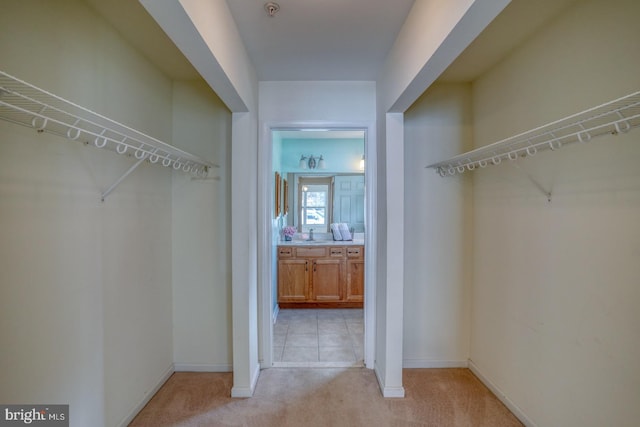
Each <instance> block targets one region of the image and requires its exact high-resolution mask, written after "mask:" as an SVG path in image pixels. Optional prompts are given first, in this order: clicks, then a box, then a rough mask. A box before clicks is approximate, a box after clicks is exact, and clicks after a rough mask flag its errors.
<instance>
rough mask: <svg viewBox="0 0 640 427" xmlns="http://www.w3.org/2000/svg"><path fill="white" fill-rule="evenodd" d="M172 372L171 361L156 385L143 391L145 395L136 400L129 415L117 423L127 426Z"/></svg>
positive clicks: (123, 426)
mask: <svg viewBox="0 0 640 427" xmlns="http://www.w3.org/2000/svg"><path fill="white" fill-rule="evenodd" d="M174 372H175V370H174V367H173V363H172V364H171V365H170V366H169V367H168V368H167V369H166V370H165V371H164V372H163V373H162V375H161V376H160V378H159V379H158V381H157V382H156V385H155V386H154V387H153V388H152V389H151V390H149V391H147V392H146V393H145V395H144V397H143V398H142V400H140V402H138V404H137V405H136V406H134V407H133V408H132V409H131V411H130V412H129V415H127V416H126V417H124V418H123V419H122V421H120V423H119V424H118V425H119V426H120V427H126V426H128V425H129V424H130V423H131V421H133V419H134V418H135V417H136V416H137V415H138V413H139V412H140V411H142V408H144V407H145V406H146V405H147V403H149V401H150V400H151V398H152V397H153V396H154V395H155V394H156V393H157V392H158V390H160V387H162V386H163V385H164V383H166V382H167V380H168V379H169V378H170V377H171V375H173V373H174Z"/></svg>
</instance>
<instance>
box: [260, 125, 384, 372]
mask: <svg viewBox="0 0 640 427" xmlns="http://www.w3.org/2000/svg"><path fill="white" fill-rule="evenodd" d="M259 126H260V130H259V133H260V137H259V144H258V298H259V301H258V303H259V309H258V310H259V313H260V315H259V320H258V322H259V326H258V333H259V334H260V338H261V348H260V354H261V355H262V360H261V363H262V366H263V367H264V368H269V367H272V366H273V349H272V345H273V343H272V336H273V323H272V320H273V313H272V311H271V307H272V305H273V301H272V300H271V285H272V284H271V279H272V274H271V273H272V270H271V267H272V264H271V261H272V256H274V254H275V252H274V251H273V245H274V242H273V241H272V233H271V224H272V221H271V217H272V214H271V200H273V189H272V188H271V186H270V185H269V183H271V182H272V179H271V163H272V161H271V155H272V151H273V141H272V139H271V132H272V130H277V129H303V128H323V129H364V130H365V147H364V149H365V158H366V159H368V161H367V165H366V169H365V191H366V194H365V198H366V200H367V202H366V218H367V220H368V221H369V222H368V223H367V224H366V228H365V245H366V250H365V289H366V292H365V301H364V321H365V328H364V331H365V338H364V339H365V342H364V362H365V367H367V368H369V369H373V365H374V360H375V357H374V356H375V327H374V326H375V309H376V304H375V301H376V299H375V298H376V296H375V284H376V269H375V264H376V263H375V254H376V253H377V239H376V238H375V230H376V227H377V226H376V223H375V215H376V207H377V197H376V195H377V181H376V175H377V168H376V164H377V159H376V122H375V120H369V121H356V122H351V121H349V122H333V121H311V122H305V121H261V122H260V125H259Z"/></svg>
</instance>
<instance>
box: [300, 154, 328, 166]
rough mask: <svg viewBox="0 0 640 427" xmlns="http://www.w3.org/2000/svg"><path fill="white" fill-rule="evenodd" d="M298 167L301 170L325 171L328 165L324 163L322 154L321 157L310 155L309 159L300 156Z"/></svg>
mask: <svg viewBox="0 0 640 427" xmlns="http://www.w3.org/2000/svg"><path fill="white" fill-rule="evenodd" d="M298 167H299V168H300V169H307V168H308V169H316V168H317V169H325V168H326V167H327V164H326V162H325V161H324V157H322V154H320V157H314V155H313V154H310V155H309V157H307V156H305V155H304V154H303V155H302V156H300V162H299V163H298Z"/></svg>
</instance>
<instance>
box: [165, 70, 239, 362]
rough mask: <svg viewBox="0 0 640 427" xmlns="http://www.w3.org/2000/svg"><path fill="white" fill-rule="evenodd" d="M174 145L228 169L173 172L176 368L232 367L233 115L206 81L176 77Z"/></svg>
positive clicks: (174, 338) (174, 92)
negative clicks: (199, 176) (195, 174)
mask: <svg viewBox="0 0 640 427" xmlns="http://www.w3.org/2000/svg"><path fill="white" fill-rule="evenodd" d="M173 132H174V138H173V139H174V144H175V145H176V146H178V147H179V148H181V149H183V150H186V151H188V152H190V153H193V154H196V155H199V156H202V157H203V158H206V159H211V160H212V161H213V162H214V163H216V164H218V165H219V166H220V168H215V169H212V170H211V171H210V172H209V177H210V178H216V179H206V180H195V181H194V180H192V179H191V177H190V176H189V175H186V174H174V177H173V217H172V234H173V317H174V322H173V342H174V353H173V354H174V362H175V364H176V370H190V371H194V370H196V371H197V370H204V371H231V368H232V362H233V359H232V352H231V255H230V253H231V247H230V245H231V236H232V228H231V211H230V206H231V193H230V185H231V183H230V181H231V179H230V173H231V170H230V167H229V165H230V156H231V115H230V114H229V110H227V108H226V107H225V106H224V105H223V104H222V102H221V101H220V99H219V98H218V97H217V96H216V95H215V94H214V93H213V92H211V89H209V87H208V86H207V85H206V84H205V83H204V82H202V81H200V82H176V83H175V84H174V90H173Z"/></svg>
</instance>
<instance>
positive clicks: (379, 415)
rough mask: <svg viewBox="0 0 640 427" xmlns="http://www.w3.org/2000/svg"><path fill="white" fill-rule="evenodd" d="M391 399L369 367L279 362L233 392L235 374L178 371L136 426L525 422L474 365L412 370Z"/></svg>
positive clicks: (499, 426)
mask: <svg viewBox="0 0 640 427" xmlns="http://www.w3.org/2000/svg"><path fill="white" fill-rule="evenodd" d="M403 383H404V387H405V393H406V397H405V398H404V399H385V398H383V397H382V395H381V393H380V389H379V388H378V383H377V381H376V378H375V374H374V372H373V371H372V370H369V369H364V368H324V369H317V368H310V369H301V368H296V369H286V368H272V369H267V370H264V371H262V372H261V373H260V378H259V380H258V384H257V386H256V390H255V393H254V396H253V397H251V398H249V399H232V398H231V397H230V396H229V394H230V390H231V387H232V374H230V373H185V372H182V373H175V374H173V375H172V376H171V378H169V380H168V381H167V382H166V383H165V384H164V385H163V386H162V388H161V389H160V390H159V391H158V393H156V395H155V396H154V397H153V398H152V399H151V401H150V402H149V404H148V405H147V406H146V407H145V408H144V409H143V410H142V411H141V412H140V413H139V414H138V416H137V417H136V418H135V419H134V420H133V422H132V423H131V424H130V426H138V427H139V426H154V427H155V426H180V427H192V426H264V427H271V426H274V427H275V426H278V427H280V426H295V427H300V426H311V427H314V426H322V427H326V426H367V427H371V426H374V427H375V426H392V427H393V426H398V427H399V426H416V427H417V426H434V427H435V426H437V427H446V426H452V427H463V426H464V427H482V426H487V427H507V426H522V424H521V423H520V422H519V421H518V419H517V418H516V417H515V416H514V415H513V414H512V413H511V412H509V410H508V409H507V408H506V407H505V406H504V405H503V404H502V403H501V402H500V401H499V400H498V399H497V398H496V397H495V396H494V395H493V394H492V393H491V392H490V391H489V390H488V389H487V388H486V387H485V386H484V385H483V384H482V383H481V382H480V381H479V380H478V379H477V378H476V377H475V376H474V375H473V373H471V371H469V370H468V369H405V370H404V371H403Z"/></svg>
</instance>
